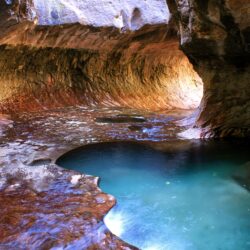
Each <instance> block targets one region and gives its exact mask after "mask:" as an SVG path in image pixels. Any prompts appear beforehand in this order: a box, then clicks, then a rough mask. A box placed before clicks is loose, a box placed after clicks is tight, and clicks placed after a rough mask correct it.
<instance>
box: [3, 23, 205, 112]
mask: <svg viewBox="0 0 250 250" xmlns="http://www.w3.org/2000/svg"><path fill="white" fill-rule="evenodd" d="M19 30H20V31H19ZM0 43H2V44H8V45H2V46H1V49H0V54H1V56H0V67H1V69H2V71H1V72H0V83H1V84H0V103H1V106H0V107H1V108H0V109H1V110H2V111H5V112H9V111H14V110H37V109H42V108H48V107H58V106H67V105H75V104H79V105H80V104H83V105H84V104H85V105H105V106H121V107H133V108H141V109H149V110H159V109H174V108H182V109H190V108H195V107H198V105H199V102H200V99H201V96H202V81H201V80H200V78H199V77H198V75H197V74H196V73H195V72H194V70H193V68H192V65H191V64H190V63H189V61H188V59H187V58H186V57H185V55H184V54H183V53H182V52H181V51H180V50H179V48H178V40H177V38H176V36H171V35H168V36H167V35H166V27H165V25H160V26H148V27H145V28H143V29H141V30H140V31H137V32H132V33H126V34H121V33H119V31H118V30H116V29H113V28H102V29H97V28H91V27H84V26H80V25H67V26H64V27H59V26H56V27H37V26H32V25H30V24H29V23H23V24H21V26H20V28H19V29H18V32H17V31H16V29H14V30H11V31H10V33H9V34H8V35H5V36H4V37H2V38H1V37H0ZM10 45H11V46H10Z"/></svg>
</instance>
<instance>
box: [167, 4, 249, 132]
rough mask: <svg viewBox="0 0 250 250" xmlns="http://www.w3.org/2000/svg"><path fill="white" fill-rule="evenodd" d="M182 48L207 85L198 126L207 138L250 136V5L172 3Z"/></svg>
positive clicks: (170, 5) (171, 9)
mask: <svg viewBox="0 0 250 250" xmlns="http://www.w3.org/2000/svg"><path fill="white" fill-rule="evenodd" d="M168 5H169V8H170V11H171V13H172V14H173V18H175V20H176V23H177V25H178V29H179V34H180V43H181V48H182V50H183V51H184V52H185V54H186V55H187V56H188V57H189V59H190V61H191V62H192V64H193V65H194V68H195V69H196V70H197V72H198V73H199V75H200V77H201V78H202V80H203V82H204V97H203V100H202V104H201V106H200V114H199V116H198V119H197V121H196V125H197V126H198V127H202V133H203V136H232V135H233V136H245V135H249V132H250V129H249V128H250V97H249V96H250V88H249V84H250V66H249V62H250V60H249V59H250V56H249V49H250V46H249V45H250V40H249V35H250V32H249V31H250V3H247V1H244V0H237V1H234V0H227V1H222V0H221V1H212V0H210V1H208V0H206V1H203V0H202V1H201V0H185V1H173V0H168Z"/></svg>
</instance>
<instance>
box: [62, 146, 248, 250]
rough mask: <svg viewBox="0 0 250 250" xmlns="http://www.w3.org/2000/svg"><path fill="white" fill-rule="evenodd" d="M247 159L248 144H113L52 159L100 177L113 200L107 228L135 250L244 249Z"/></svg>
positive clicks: (103, 187) (104, 189) (245, 238)
mask: <svg viewBox="0 0 250 250" xmlns="http://www.w3.org/2000/svg"><path fill="white" fill-rule="evenodd" d="M155 148H158V150H157V149H155ZM249 161H250V154H249V143H248V142H242V143H241V142H237V143H236V142H194V143H192V144H190V146H185V147H175V146H174V142H173V147H171V143H168V145H167V146H164V145H162V143H161V145H160V146H159V145H157V143H156V144H155V145H154V144H153V146H148V145H146V144H143V145H142V144H137V143H130V142H114V143H101V144H95V145H88V146H84V147H82V148H79V149H77V150H74V151H71V152H69V153H67V154H66V155H64V156H62V157H61V158H60V159H59V160H58V162H57V164H59V165H60V166H62V167H65V168H68V169H74V170H77V171H79V172H82V173H87V174H90V175H94V176H99V177H101V182H100V187H101V188H102V190H103V191H105V192H107V193H109V194H112V195H114V196H115V197H116V199H117V205H116V207H114V208H113V209H112V210H111V211H110V212H109V214H108V215H107V216H106V217H105V223H106V225H107V227H108V228H109V229H110V230H111V231H112V232H113V233H114V234H116V235H117V236H119V237H120V238H122V239H123V240H125V241H127V242H129V243H131V244H133V245H135V246H137V247H139V248H141V249H145V250H149V249H152V250H161V249H162V250H249V249H250V192H249V191H248V190H247V188H245V187H244V177H245V176H246V175H247V173H248V171H250V167H249V164H248V163H247V162H249ZM236 176H241V177H242V179H243V182H241V185H240V184H239V183H238V182H237V181H236V180H235V177H236Z"/></svg>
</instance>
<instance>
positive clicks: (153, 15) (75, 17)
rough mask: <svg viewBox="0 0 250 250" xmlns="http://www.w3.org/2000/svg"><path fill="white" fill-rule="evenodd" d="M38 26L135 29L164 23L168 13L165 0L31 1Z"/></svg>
mask: <svg viewBox="0 0 250 250" xmlns="http://www.w3.org/2000/svg"><path fill="white" fill-rule="evenodd" d="M33 2H34V6H35V9H36V13H37V17H38V23H39V24H41V25H48V24H49V25H55V24H65V23H77V22H79V23H81V24H83V25H92V26H102V27H103V26H115V27H117V28H125V29H132V30H135V29H138V28H140V27H142V26H143V25H145V24H157V23H166V22H167V21H168V18H169V12H168V8H167V5H166V1H165V0H147V1H134V0H119V1H110V0H85V1H76V0H67V1H65V0H33Z"/></svg>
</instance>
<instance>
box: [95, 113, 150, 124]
mask: <svg viewBox="0 0 250 250" xmlns="http://www.w3.org/2000/svg"><path fill="white" fill-rule="evenodd" d="M95 121H96V122H98V123H132V122H146V121H147V119H145V118H144V117H141V116H132V115H116V116H110V117H97V118H96V119H95Z"/></svg>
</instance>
